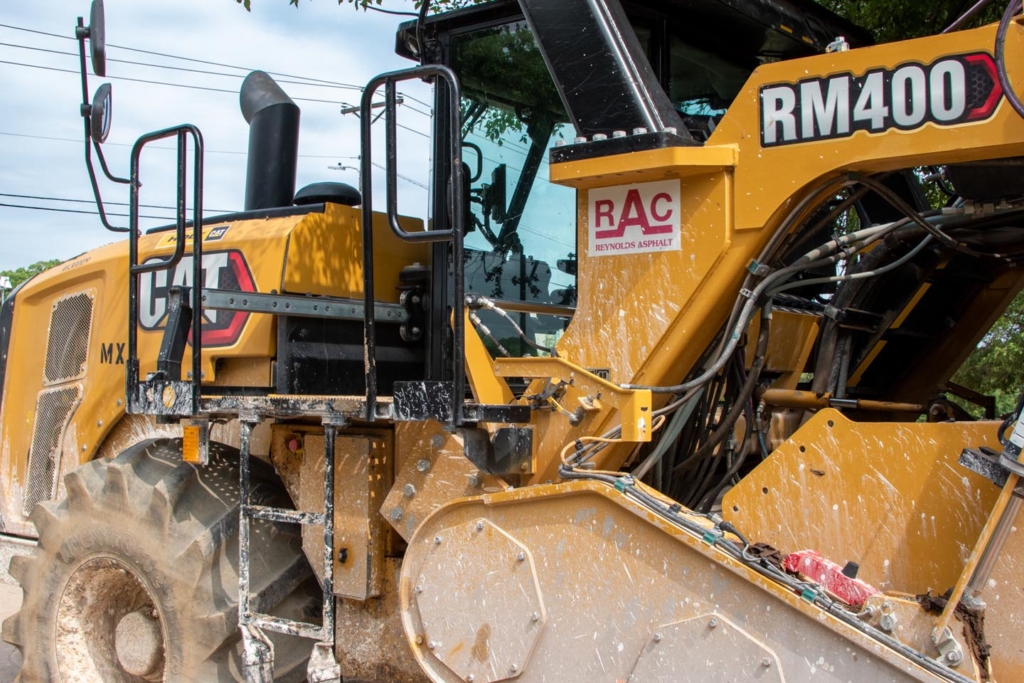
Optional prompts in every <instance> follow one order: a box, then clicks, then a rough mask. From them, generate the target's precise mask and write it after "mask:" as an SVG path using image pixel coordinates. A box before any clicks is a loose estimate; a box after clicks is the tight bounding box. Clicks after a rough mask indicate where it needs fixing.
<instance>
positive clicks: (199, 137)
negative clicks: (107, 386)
mask: <svg viewBox="0 0 1024 683" xmlns="http://www.w3.org/2000/svg"><path fill="white" fill-rule="evenodd" d="M188 136H191V137H192V142H193V144H194V145H195V161H194V162H193V179H192V183H193V185H192V193H193V207H192V288H191V289H192V291H191V295H192V412H193V413H195V411H196V407H197V406H198V405H199V392H200V384H201V376H202V372H201V369H202V318H203V316H202V314H201V305H202V299H201V295H202V282H203V279H202V273H203V134H202V133H201V132H200V131H199V129H198V128H197V127H196V126H193V125H191V124H183V125H180V126H174V127H173V128H165V129H163V130H158V131H154V132H152V133H146V134H145V135H143V136H141V137H140V138H139V139H138V140H136V141H135V144H134V145H133V146H132V155H131V175H130V181H131V185H130V187H131V194H130V199H129V209H128V226H129V232H128V272H129V275H130V277H129V278H128V368H127V389H128V396H129V398H130V400H132V399H133V398H134V397H135V396H136V395H137V392H136V387H137V386H138V382H139V360H138V316H139V301H138V295H139V276H140V275H142V274H144V273H155V272H157V271H161V270H170V269H172V268H174V267H175V266H176V265H178V263H179V262H180V261H181V259H182V257H183V256H184V255H185V241H186V239H187V232H186V230H187V227H188V226H187V222H186V220H185V214H186V203H185V187H186V170H187V139H188ZM169 137H175V138H177V142H178V148H177V150H178V168H177V171H178V179H177V198H176V202H175V205H176V221H175V235H176V237H177V239H176V240H175V245H174V253H173V254H171V256H170V257H168V258H165V259H155V260H154V261H152V262H150V263H139V237H140V235H141V231H140V229H139V191H140V189H141V188H142V182H141V181H140V179H139V161H140V158H141V156H142V150H143V148H144V147H145V146H146V145H148V144H149V143H151V142H156V141H157V140H164V139H166V138H169Z"/></svg>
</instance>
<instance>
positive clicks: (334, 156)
mask: <svg viewBox="0 0 1024 683" xmlns="http://www.w3.org/2000/svg"><path fill="white" fill-rule="evenodd" d="M0 135H7V136H10V137H15V138H29V139H32V140H52V141H54V142H73V143H74V144H76V145H81V144H82V140H81V138H61V137H55V136H52V135H30V134H28V133H10V132H7V131H0ZM103 146H104V147H132V145H129V144H127V143H124V142H104V143H103ZM146 149H147V150H150V149H161V150H165V151H169V152H177V151H178V148H177V147H161V146H159V145H146ZM203 153H204V154H232V155H236V156H247V155H248V154H249V153H248V152H235V151H228V150H222V149H206V150H203ZM299 158H300V159H358V158H359V157H358V156H354V157H352V156H339V155H337V154H300V155H299Z"/></svg>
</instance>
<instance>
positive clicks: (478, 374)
mask: <svg viewBox="0 0 1024 683" xmlns="http://www.w3.org/2000/svg"><path fill="white" fill-rule="evenodd" d="M465 330H466V377H467V379H469V385H470V387H472V389H473V397H474V398H475V399H476V402H477V403H483V404H489V405H507V404H509V403H511V402H512V401H513V400H514V398H515V397H514V396H513V395H512V390H511V389H509V388H508V382H506V381H505V380H504V379H502V378H501V377H498V375H497V372H496V370H495V367H494V359H492V358H491V354H490V353H488V352H487V348H486V347H485V346H484V343H483V342H482V341H481V340H480V335H478V334H477V333H476V330H475V329H474V328H473V325H472V323H470V321H469V313H466V326H465Z"/></svg>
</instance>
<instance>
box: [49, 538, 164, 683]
mask: <svg viewBox="0 0 1024 683" xmlns="http://www.w3.org/2000/svg"><path fill="white" fill-rule="evenodd" d="M55 626H56V630H55V633H54V640H55V643H54V644H55V646H56V647H55V650H56V652H55V654H56V658H57V669H58V671H59V677H58V680H60V681H61V682H62V683H72V682H74V683H108V682H109V681H121V680H125V677H126V675H127V676H131V677H134V680H139V679H142V680H144V681H161V680H163V668H164V634H163V626H162V624H161V621H160V618H159V614H158V612H157V609H156V601H155V600H154V598H153V596H152V595H151V594H150V592H149V591H148V590H147V589H146V586H145V584H144V583H143V581H142V580H141V579H140V578H139V576H138V575H136V573H135V572H134V571H133V570H132V569H131V568H130V567H129V566H128V565H126V564H123V563H122V562H120V561H118V560H115V559H114V558H111V557H98V558H94V559H91V560H88V561H86V562H84V563H83V564H82V565H80V566H79V567H78V568H77V569H76V570H75V571H74V572H73V573H72V575H71V577H70V579H69V581H68V583H67V585H66V586H65V588H64V592H63V595H62V596H61V598H60V602H59V605H58V608H57V623H56V625H55Z"/></svg>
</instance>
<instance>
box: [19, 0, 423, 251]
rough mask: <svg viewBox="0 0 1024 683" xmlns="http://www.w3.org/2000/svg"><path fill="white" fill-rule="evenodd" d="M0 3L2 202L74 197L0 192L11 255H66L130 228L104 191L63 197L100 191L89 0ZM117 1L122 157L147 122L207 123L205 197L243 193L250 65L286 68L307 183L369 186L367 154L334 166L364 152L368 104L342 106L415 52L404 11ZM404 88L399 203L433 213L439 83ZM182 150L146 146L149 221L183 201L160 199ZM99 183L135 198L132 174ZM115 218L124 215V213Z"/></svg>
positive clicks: (112, 75)
mask: <svg viewBox="0 0 1024 683" xmlns="http://www.w3.org/2000/svg"><path fill="white" fill-rule="evenodd" d="M0 5H2V9H0V24H2V25H0V105H2V106H0V111H2V112H3V115H2V116H0V205H12V204H14V205H22V206H31V207H45V208H47V209H62V210H63V211H61V212H58V211H50V210H44V209H43V208H35V209H25V208H15V207H12V206H0V270H4V269H8V268H16V267H19V266H24V265H28V264H30V263H33V262H35V261H40V260H44V259H52V258H59V259H67V258H70V257H72V256H75V255H77V254H79V253H81V252H83V251H86V250H88V249H91V248H93V247H95V246H99V245H101V244H105V243H108V242H110V241H113V240H116V239H119V236H117V235H113V234H112V233H109V232H107V231H105V230H104V229H103V228H102V227H101V226H100V224H99V221H98V219H97V217H96V216H95V214H94V213H92V212H93V211H94V210H95V208H94V206H93V205H92V204H91V203H87V202H82V201H66V200H90V201H91V198H92V191H91V189H90V187H89V180H88V176H87V174H86V170H85V164H84V161H83V143H82V119H81V117H80V116H79V114H78V109H79V105H80V100H81V86H80V83H79V77H78V75H77V69H78V58H77V49H78V45H77V42H76V41H74V40H70V39H68V38H69V37H72V36H73V35H74V27H75V21H76V18H77V17H78V16H84V17H86V23H88V16H89V1H88V0H31V2H12V1H4V2H2V3H0ZM406 5H408V7H407V6H406ZM389 6H390V7H392V8H394V9H408V8H410V7H411V3H403V2H400V1H399V0H393V1H392V2H390V3H389ZM106 14H107V42H108V45H109V47H108V52H107V57H108V64H107V78H106V79H98V78H95V77H91V78H90V83H89V85H90V88H91V89H92V90H93V91H94V90H95V88H96V87H97V86H98V85H99V84H100V83H102V82H109V83H111V85H112V87H113V100H114V107H113V112H114V116H113V127H112V130H111V133H110V137H109V139H108V141H107V144H106V145H105V150H106V153H107V159H108V161H109V163H110V165H111V166H112V171H113V172H114V173H115V174H119V175H127V173H128V155H129V150H130V147H131V145H132V143H133V142H134V141H135V139H136V138H137V137H138V136H139V135H141V134H142V133H145V132H147V131H151V130H156V129H159V128H164V127H167V126H169V125H174V124H179V123H193V124H196V125H197V126H199V127H200V129H201V130H202V132H203V135H204V138H205V143H206V149H207V155H206V192H205V206H206V207H208V209H211V210H214V212H217V211H232V210H238V209H241V208H242V200H243V197H244V183H245V154H244V152H245V150H246V149H247V144H248V143H247V140H248V137H247V136H248V128H247V126H246V124H245V120H244V119H243V118H242V115H241V113H240V111H239V108H238V95H237V92H238V88H239V86H240V85H241V83H242V78H243V77H244V76H245V75H246V74H247V73H248V71H249V70H252V69H262V70H265V71H268V72H271V73H274V74H275V77H277V78H278V80H279V81H280V82H281V85H282V87H283V88H284V89H285V90H286V91H287V92H288V93H289V94H290V95H291V96H292V97H293V98H294V99H295V100H296V103H297V104H298V105H299V106H300V107H301V108H302V128H301V133H300V141H299V155H300V158H299V171H298V183H297V184H298V186H299V187H301V186H302V185H304V184H306V183H309V182H315V181H318V180H335V181H341V182H347V183H350V184H352V185H356V186H358V182H359V177H358V173H357V172H356V171H355V170H332V169H329V168H328V167H334V166H337V165H338V164H339V163H340V164H342V165H343V166H352V167H354V166H357V165H358V160H357V159H356V158H355V157H357V155H358V154H359V123H358V119H357V118H356V117H355V116H353V115H347V116H342V115H341V114H340V113H339V112H340V108H341V106H342V103H349V104H357V103H358V101H359V98H360V96H361V94H360V91H359V89H358V87H359V86H360V85H362V84H365V83H366V82H367V81H369V79H370V78H372V77H373V76H374V75H376V74H378V73H380V72H383V71H388V70H392V69H398V68H404V67H407V66H411V63H410V62H407V61H405V60H403V59H401V58H399V57H398V56H396V55H395V54H394V43H395V29H396V27H397V26H398V24H399V23H401V21H402V20H403V18H402V17H396V16H389V15H385V14H380V13H376V12H366V13H364V12H361V11H356V10H354V9H353V8H352V7H350V6H347V5H346V6H342V7H339V6H338V4H337V2H336V0H302V2H301V7H300V8H298V9H296V8H294V7H290V6H289V5H288V1H287V0H253V2H252V12H251V13H247V12H246V11H245V10H244V9H243V8H242V7H241V6H240V5H238V4H236V3H235V2H234V0H156V1H155V0H146V1H145V2H142V1H140V0H106ZM47 34H56V35H47ZM143 51H148V53H147V52H143ZM66 53H72V54H66ZM150 53H160V54H150ZM172 56H176V57H181V58H188V59H191V60H203V61H205V62H214V63H216V64H204V63H201V62H199V61H186V60H185V59H176V58H173V57H172ZM167 67H173V68H167ZM234 67H241V68H234ZM183 69H189V70H191V71H188V70H183ZM69 71H70V72H72V73H68V72H69ZM199 71H201V72H210V73H197V72H199ZM278 74H280V75H278ZM129 79H134V80H129ZM311 79H318V80H319V81H327V82H329V83H317V82H313V81H312V80H311ZM140 81H155V83H144V82H140ZM172 84H174V85H172ZM179 86H191V87H179ZM197 88H202V89H197ZM403 90H404V92H405V94H406V95H407V97H406V100H405V102H406V104H405V105H403V107H402V108H401V112H400V120H399V122H400V124H401V125H403V126H407V127H408V128H410V129H412V130H411V131H410V130H406V129H400V130H399V144H400V173H402V174H403V175H404V176H406V177H407V178H406V179H403V180H400V181H399V183H400V190H401V204H400V209H401V210H402V211H403V213H410V214H413V215H423V213H424V209H423V207H424V206H425V202H426V191H425V189H424V186H425V185H426V184H427V182H428V177H427V176H428V173H427V169H428V168H429V156H428V155H429V150H428V147H427V142H428V140H427V138H426V137H425V136H424V134H426V133H428V132H429V125H430V118H429V115H430V111H429V107H428V106H427V104H426V103H428V102H429V101H430V98H431V94H430V91H429V90H428V89H427V88H426V87H424V86H422V85H421V84H410V85H409V86H408V87H405V88H403ZM224 91H226V92H224ZM413 98H415V100H419V101H415V100H414V99H413ZM310 100H317V101H310ZM377 137H378V138H382V137H383V129H382V128H380V129H379V130H378V132H377ZM157 145H159V146H168V145H167V143H157ZM376 158H377V159H382V155H381V154H379V153H378V154H377V156H376ZM173 166H174V153H173V151H171V150H167V149H153V150H152V151H148V152H147V153H145V154H144V155H143V159H142V179H143V182H144V185H145V186H144V189H143V192H142V203H143V204H147V205H153V206H152V207H149V208H144V209H143V210H142V212H141V213H142V214H144V215H150V216H156V217H158V218H151V219H146V220H145V221H144V222H143V227H149V226H153V225H160V224H165V223H167V222H168V221H166V220H163V219H161V218H159V217H168V216H171V214H172V211H171V210H170V209H168V208H160V207H170V206H172V205H173V201H174V171H173ZM382 184H383V171H381V170H380V169H376V172H375V185H376V187H377V188H380V187H382ZM102 189H103V193H104V199H105V200H107V201H108V202H109V203H108V206H107V210H108V212H110V213H113V214H124V213H127V211H126V207H125V206H124V205H123V203H126V202H127V201H128V193H127V189H126V188H125V186H119V185H112V184H109V183H104V184H103V185H102ZM375 194H376V193H375ZM115 202H117V203H115ZM73 212H85V213H73ZM111 220H112V222H114V224H115V225H126V224H127V218H125V217H121V216H115V217H113V218H112V219H111Z"/></svg>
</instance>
